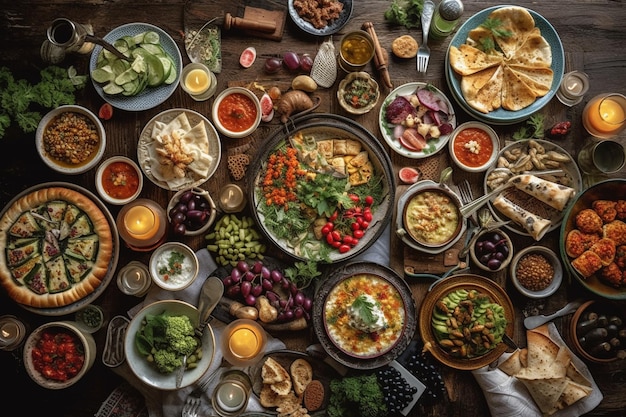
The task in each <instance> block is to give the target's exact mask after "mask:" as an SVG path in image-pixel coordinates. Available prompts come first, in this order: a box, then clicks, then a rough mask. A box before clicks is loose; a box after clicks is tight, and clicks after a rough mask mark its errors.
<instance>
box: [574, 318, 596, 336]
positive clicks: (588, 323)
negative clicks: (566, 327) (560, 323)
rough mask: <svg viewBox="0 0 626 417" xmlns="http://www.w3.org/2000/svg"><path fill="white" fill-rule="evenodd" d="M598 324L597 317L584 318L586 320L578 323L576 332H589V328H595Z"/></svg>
mask: <svg viewBox="0 0 626 417" xmlns="http://www.w3.org/2000/svg"><path fill="white" fill-rule="evenodd" d="M597 326H598V320H597V317H596V318H592V319H588V320H584V321H579V322H578V324H576V333H577V334H579V335H583V334H585V333H587V332H588V331H589V330H591V329H595V328H596V327H597Z"/></svg>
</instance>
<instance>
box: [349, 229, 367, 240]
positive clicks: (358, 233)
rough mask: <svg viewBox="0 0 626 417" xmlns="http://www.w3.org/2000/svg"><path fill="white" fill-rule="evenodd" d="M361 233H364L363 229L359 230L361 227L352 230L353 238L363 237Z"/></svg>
mask: <svg viewBox="0 0 626 417" xmlns="http://www.w3.org/2000/svg"><path fill="white" fill-rule="evenodd" d="M363 235H365V232H364V231H363V230H361V229H359V230H354V231H353V232H352V236H354V237H355V238H357V239H361V238H362V237H363Z"/></svg>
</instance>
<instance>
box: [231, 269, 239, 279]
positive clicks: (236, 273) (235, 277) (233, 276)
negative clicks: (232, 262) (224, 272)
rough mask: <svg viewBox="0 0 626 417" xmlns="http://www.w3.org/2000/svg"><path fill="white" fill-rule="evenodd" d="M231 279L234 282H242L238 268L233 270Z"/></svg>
mask: <svg viewBox="0 0 626 417" xmlns="http://www.w3.org/2000/svg"><path fill="white" fill-rule="evenodd" d="M230 278H231V279H232V280H233V282H239V281H241V272H239V270H238V269H237V268H233V270H232V271H230Z"/></svg>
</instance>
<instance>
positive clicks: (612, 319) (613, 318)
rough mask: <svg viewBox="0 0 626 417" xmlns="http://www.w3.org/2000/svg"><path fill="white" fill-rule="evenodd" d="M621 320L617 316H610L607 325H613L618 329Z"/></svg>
mask: <svg viewBox="0 0 626 417" xmlns="http://www.w3.org/2000/svg"><path fill="white" fill-rule="evenodd" d="M622 322H623V321H622V318H621V317H619V316H611V317H609V324H614V325H616V326H617V327H620V326H621V325H622Z"/></svg>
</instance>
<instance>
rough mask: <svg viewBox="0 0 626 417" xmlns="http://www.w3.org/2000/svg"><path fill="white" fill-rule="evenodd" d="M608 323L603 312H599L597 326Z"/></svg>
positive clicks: (603, 325)
mask: <svg viewBox="0 0 626 417" xmlns="http://www.w3.org/2000/svg"><path fill="white" fill-rule="evenodd" d="M608 324H609V318H608V317H607V316H606V315H605V314H600V315H599V316H598V326H599V327H605V326H607V325H608Z"/></svg>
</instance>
